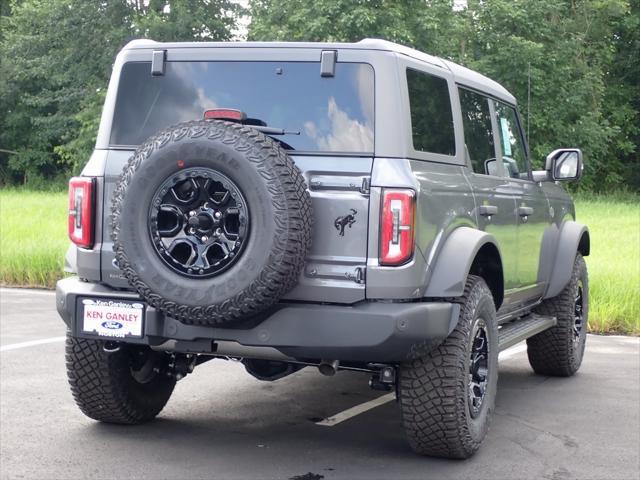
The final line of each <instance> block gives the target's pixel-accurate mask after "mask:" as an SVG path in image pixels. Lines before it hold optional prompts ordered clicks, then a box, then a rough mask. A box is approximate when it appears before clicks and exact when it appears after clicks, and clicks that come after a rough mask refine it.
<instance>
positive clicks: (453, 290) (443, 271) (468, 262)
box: [425, 227, 502, 303]
mask: <svg viewBox="0 0 640 480" xmlns="http://www.w3.org/2000/svg"><path fill="white" fill-rule="evenodd" d="M486 245H492V246H493V247H495V249H496V250H497V253H498V257H499V258H500V262H501V264H502V254H501V253H500V247H499V246H498V242H497V241H496V239H495V237H494V236H493V235H491V234H490V233H487V232H483V231H482V230H476V229H475V228H471V227H458V228H456V229H455V230H454V231H453V232H452V233H451V234H450V235H449V236H448V237H447V239H446V241H445V244H444V246H443V247H442V250H441V251H440V254H439V255H438V256H437V258H436V261H435V265H434V268H433V270H432V273H431V276H430V277H429V283H428V284H427V289H426V291H425V297H434V298H438V297H459V296H461V295H462V294H463V293H464V285H465V283H466V281H467V276H468V275H469V271H470V270H471V266H472V265H473V261H474V260H475V258H476V255H477V254H478V252H479V251H480V249H481V248H483V247H484V246H486ZM496 300H497V301H498V303H501V302H502V296H501V295H500V298H499V299H496Z"/></svg>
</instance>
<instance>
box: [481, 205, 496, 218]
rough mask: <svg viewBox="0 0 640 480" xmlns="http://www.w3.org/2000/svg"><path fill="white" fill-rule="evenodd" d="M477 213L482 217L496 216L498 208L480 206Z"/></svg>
mask: <svg viewBox="0 0 640 480" xmlns="http://www.w3.org/2000/svg"><path fill="white" fill-rule="evenodd" d="M478 213H479V214H480V215H482V216H483V217H491V216H492V215H497V214H498V207H496V206H495V205H480V206H479V207H478Z"/></svg>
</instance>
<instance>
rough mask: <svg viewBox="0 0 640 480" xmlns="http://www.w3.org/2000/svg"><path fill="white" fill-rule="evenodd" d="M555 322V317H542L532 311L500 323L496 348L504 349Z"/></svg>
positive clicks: (549, 326)
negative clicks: (511, 320)
mask: <svg viewBox="0 0 640 480" xmlns="http://www.w3.org/2000/svg"><path fill="white" fill-rule="evenodd" d="M557 323H558V320H557V319H556V317H543V316H542V315H536V314H535V313H532V314H529V315H527V316H526V317H523V318H521V319H519V320H514V321H513V322H510V323H507V324H504V325H501V326H500V330H499V331H498V337H499V342H498V348H499V350H500V351H502V350H505V349H507V348H509V347H512V346H514V345H515V344H516V343H519V342H521V341H522V340H526V339H527V338H529V337H532V336H534V335H536V334H537V333H540V332H542V331H544V330H546V329H548V328H551V327H554V326H555V325H556V324H557Z"/></svg>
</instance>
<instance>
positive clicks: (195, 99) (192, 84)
mask: <svg viewBox="0 0 640 480" xmlns="http://www.w3.org/2000/svg"><path fill="white" fill-rule="evenodd" d="M215 108H230V109H236V110H241V111H243V112H244V113H245V114H246V115H247V117H248V118H250V119H252V121H253V122H255V123H257V124H259V125H266V126H269V127H274V128H278V129H284V130H286V131H287V132H290V133H288V134H287V135H279V136H277V137H275V138H277V139H278V140H279V141H281V142H283V145H284V146H285V148H290V149H292V150H296V151H302V152H348V153H368V154H371V153H373V147H374V138H373V136H374V135H373V134H374V73H373V68H372V67H371V65H368V64H364V63H340V62H338V63H337V64H336V71H335V76H334V77H321V76H320V66H319V64H318V62H244V61H235V62H226V61H225V62H167V63H166V65H165V74H164V75H162V76H152V75H151V64H150V62H132V63H126V64H125V65H124V66H123V68H122V73H121V75H120V82H119V86H118V94H117V98H116V105H115V113H114V117H113V126H112V129H111V139H110V144H111V145H113V146H136V145H139V144H140V143H142V142H144V141H145V139H147V138H148V137H149V136H151V135H153V134H154V133H156V132H158V131H159V130H161V129H163V128H166V127H168V126H171V125H175V124H177V123H181V122H186V121H190V120H200V119H202V118H203V116H204V112H205V111H207V110H211V109H215Z"/></svg>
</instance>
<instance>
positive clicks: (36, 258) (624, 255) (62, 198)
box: [0, 190, 640, 335]
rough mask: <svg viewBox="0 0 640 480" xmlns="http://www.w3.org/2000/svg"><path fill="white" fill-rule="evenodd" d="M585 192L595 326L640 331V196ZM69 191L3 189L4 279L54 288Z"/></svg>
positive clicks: (0, 260) (582, 210) (582, 214)
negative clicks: (586, 194)
mask: <svg viewBox="0 0 640 480" xmlns="http://www.w3.org/2000/svg"><path fill="white" fill-rule="evenodd" d="M618 197H620V198H614V197H591V198H589V197H585V196H583V197H579V198H578V200H577V201H576V212H577V217H578V221H580V222H583V223H585V224H587V225H588V226H589V229H590V231H591V255H590V256H589V257H588V258H587V264H588V266H589V276H590V288H591V312H590V315H589V317H590V321H589V327H590V329H591V331H595V332H600V333H610V332H619V333H631V334H635V335H639V334H640V196H637V195H636V196H633V195H624V196H618ZM66 222H67V195H66V193H46V192H25V191H20V190H3V191H0V284H3V285H20V286H38V287H52V286H53V285H54V283H55V281H56V280H57V279H58V278H60V277H61V276H62V261H63V256H64V252H65V250H66V248H67V246H68V240H67V234H66V228H67V227H66Z"/></svg>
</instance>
